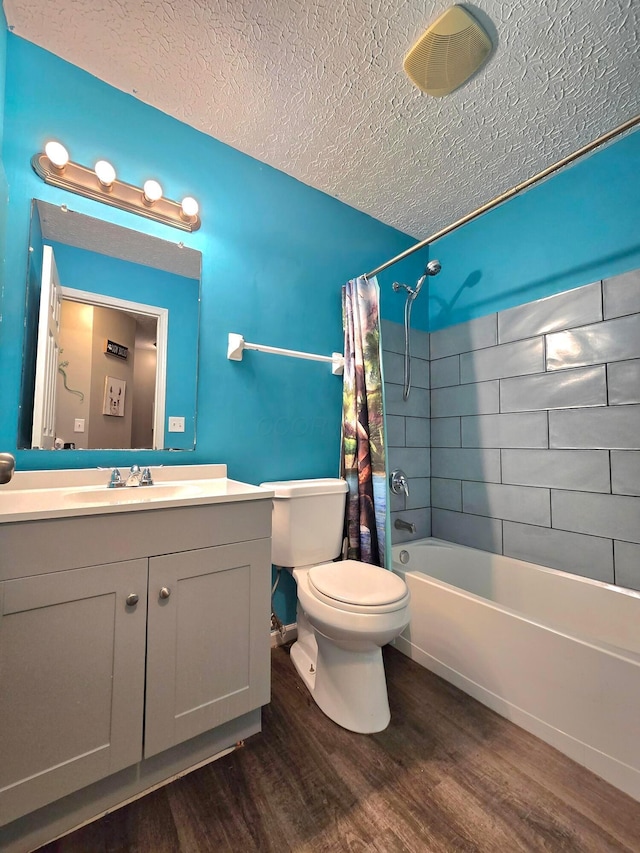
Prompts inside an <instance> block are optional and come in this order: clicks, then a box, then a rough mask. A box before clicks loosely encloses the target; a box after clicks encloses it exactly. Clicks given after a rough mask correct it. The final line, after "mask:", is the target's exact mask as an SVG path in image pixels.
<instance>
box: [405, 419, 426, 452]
mask: <svg viewBox="0 0 640 853" xmlns="http://www.w3.org/2000/svg"><path fill="white" fill-rule="evenodd" d="M429 432H430V427H429V418H407V419H406V435H407V447H429V444H430V436H429Z"/></svg>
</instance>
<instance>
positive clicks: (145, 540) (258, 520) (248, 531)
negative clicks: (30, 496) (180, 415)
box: [0, 498, 271, 581]
mask: <svg viewBox="0 0 640 853" xmlns="http://www.w3.org/2000/svg"><path fill="white" fill-rule="evenodd" d="M269 536H271V499H270V498H268V499H266V500H252V501H240V502H237V503H225V504H207V505H204V506H185V507H172V508H170V509H154V510H137V511H135V512H121V513H105V514H103V515H83V516H74V517H71V518H51V519H45V520H42V521H23V522H20V523H16V524H11V523H9V524H0V581H2V580H8V579H9V578H17V577H25V576H27V575H34V574H42V573H45V572H58V571H63V570H65V569H74V568H83V567H85V566H97V565H100V564H102V563H105V562H107V561H108V562H114V563H115V562H119V561H123V560H135V559H138V558H139V557H150V556H154V555H156V554H172V553H175V552H176V551H189V550H191V549H192V548H206V547H210V546H215V545H226V544H227V543H231V542H244V541H248V540H253V539H262V538H265V537H269ZM43 555H45V556H43Z"/></svg>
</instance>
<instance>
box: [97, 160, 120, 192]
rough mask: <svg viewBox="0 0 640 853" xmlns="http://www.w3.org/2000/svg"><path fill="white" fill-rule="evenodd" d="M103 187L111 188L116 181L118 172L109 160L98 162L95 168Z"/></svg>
mask: <svg viewBox="0 0 640 853" xmlns="http://www.w3.org/2000/svg"><path fill="white" fill-rule="evenodd" d="M93 168H94V170H95V173H96V175H97V177H98V180H99V181H100V183H101V184H102V186H103V187H110V186H111V185H112V184H113V182H114V181H115V179H116V170H115V169H114V168H113V166H112V165H111V163H109V162H107V160H98V162H97V163H96V165H95V166H94V167H93Z"/></svg>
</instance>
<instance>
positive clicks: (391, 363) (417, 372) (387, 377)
mask: <svg viewBox="0 0 640 853" xmlns="http://www.w3.org/2000/svg"><path fill="white" fill-rule="evenodd" d="M383 362H384V381H385V382H391V383H394V384H395V385H403V384H404V355H401V354H400V353H397V352H385V353H384V354H383ZM428 387H429V362H428V361H426V360H425V359H423V358H417V357H416V356H415V355H412V356H411V388H412V389H413V388H428Z"/></svg>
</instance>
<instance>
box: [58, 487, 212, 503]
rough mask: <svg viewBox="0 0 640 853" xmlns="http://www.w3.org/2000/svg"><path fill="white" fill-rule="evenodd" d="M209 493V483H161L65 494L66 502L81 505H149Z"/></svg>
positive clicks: (79, 490)
mask: <svg viewBox="0 0 640 853" xmlns="http://www.w3.org/2000/svg"><path fill="white" fill-rule="evenodd" d="M205 492H206V493H207V494H209V493H211V484H209V483H203V484H198V483H162V484H159V485H154V486H124V487H122V488H119V489H118V488H116V489H108V488H106V487H105V486H103V487H102V488H98V489H82V488H81V489H77V490H76V491H69V492H67V493H66V494H65V496H64V498H65V500H66V501H70V502H72V503H82V504H124V503H149V502H151V501H170V500H181V499H184V498H194V497H197V496H198V495H201V494H204V493H205Z"/></svg>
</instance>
